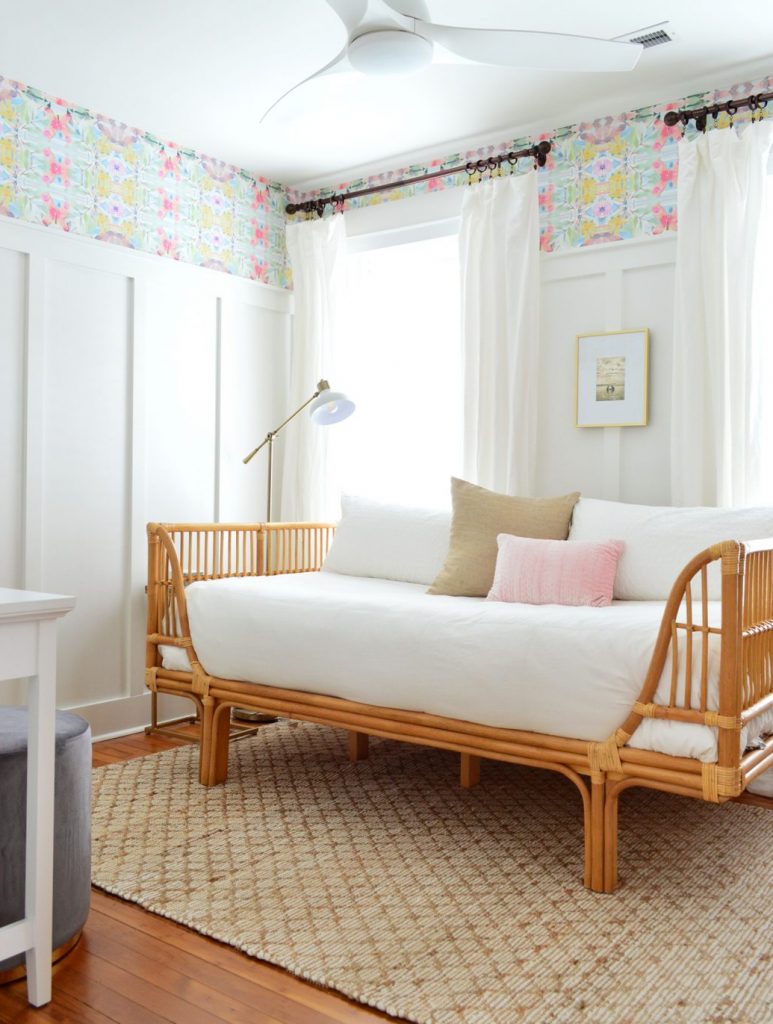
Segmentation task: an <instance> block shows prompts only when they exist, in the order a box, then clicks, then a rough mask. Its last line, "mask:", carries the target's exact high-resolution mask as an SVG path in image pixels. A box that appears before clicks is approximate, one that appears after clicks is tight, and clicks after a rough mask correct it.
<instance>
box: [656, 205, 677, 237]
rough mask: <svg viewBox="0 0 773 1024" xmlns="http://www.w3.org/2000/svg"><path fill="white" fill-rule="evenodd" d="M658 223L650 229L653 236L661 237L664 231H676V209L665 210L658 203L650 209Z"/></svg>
mask: <svg viewBox="0 0 773 1024" xmlns="http://www.w3.org/2000/svg"><path fill="white" fill-rule="evenodd" d="M652 212H653V213H654V214H655V216H656V217H657V218H658V223H657V224H656V225H655V227H654V228H653V229H652V233H653V235H662V234H663V232H664V231H676V209H672V210H666V209H664V208H663V207H662V206H661V205H660V203H656V204H655V206H653V207H652Z"/></svg>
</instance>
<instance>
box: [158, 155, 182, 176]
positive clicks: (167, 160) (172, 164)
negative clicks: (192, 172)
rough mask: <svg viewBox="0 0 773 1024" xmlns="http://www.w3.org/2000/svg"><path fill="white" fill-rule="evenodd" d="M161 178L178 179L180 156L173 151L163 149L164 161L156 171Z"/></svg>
mask: <svg viewBox="0 0 773 1024" xmlns="http://www.w3.org/2000/svg"><path fill="white" fill-rule="evenodd" d="M158 174H159V177H161V178H176V179H178V180H179V178H180V154H179V153H177V152H176V151H175V150H170V149H168V148H165V149H164V159H163V160H162V162H161V167H160V168H159V170H158Z"/></svg>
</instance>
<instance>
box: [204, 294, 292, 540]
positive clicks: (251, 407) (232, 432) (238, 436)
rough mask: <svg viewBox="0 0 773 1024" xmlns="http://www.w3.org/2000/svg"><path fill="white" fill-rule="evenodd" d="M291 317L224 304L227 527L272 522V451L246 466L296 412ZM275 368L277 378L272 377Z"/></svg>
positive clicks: (223, 505) (279, 443)
mask: <svg viewBox="0 0 773 1024" xmlns="http://www.w3.org/2000/svg"><path fill="white" fill-rule="evenodd" d="M288 319H289V318H288V317H287V316H284V315H283V314H281V313H277V312H275V311H272V310H268V309H259V308H257V307H255V306H250V305H248V304H247V303H244V302H227V303H224V304H223V312H222V336H221V416H220V430H221V436H220V515H219V518H220V519H221V521H223V522H260V521H263V520H264V519H265V518H266V479H267V472H268V461H267V460H268V452H267V450H265V449H264V450H263V451H261V452H259V453H258V454H257V455H256V456H255V458H254V459H253V460H252V462H250V463H249V464H248V465H246V466H245V465H244V463H243V462H242V460H243V458H244V456H245V455H246V454H247V453H248V452H249V451H251V450H252V449H253V448H254V447H255V446H256V445H257V444H258V443H259V442H260V441H262V440H263V438H264V437H265V436H266V434H267V433H268V431H269V430H273V429H274V428H275V427H276V426H278V424H279V423H281V421H282V420H283V419H285V417H286V416H288V415H289V413H290V412H292V410H291V409H288V408H287V395H288V386H287V356H288V353H289V340H290V336H289V322H288ZM266 367H272V368H273V373H270V374H268V373H266ZM284 441H285V438H284V437H283V436H280V437H279V438H278V439H277V440H276V442H275V444H274V447H275V453H274V492H273V494H274V496H273V501H272V504H273V506H274V508H278V507H279V500H278V499H279V485H280V482H281V472H280V455H281V451H282V447H283V445H284Z"/></svg>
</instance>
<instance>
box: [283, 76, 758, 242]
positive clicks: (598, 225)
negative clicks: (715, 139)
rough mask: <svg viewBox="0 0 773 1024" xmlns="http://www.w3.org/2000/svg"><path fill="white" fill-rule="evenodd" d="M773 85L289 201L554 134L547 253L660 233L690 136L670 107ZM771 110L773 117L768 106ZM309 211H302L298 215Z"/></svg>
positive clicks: (743, 117)
mask: <svg viewBox="0 0 773 1024" xmlns="http://www.w3.org/2000/svg"><path fill="white" fill-rule="evenodd" d="M771 89H773V77H768V78H763V79H761V80H759V81H756V82H739V83H737V84H735V85H732V86H730V87H729V88H726V89H717V90H714V91H712V92H705V93H697V94H694V95H692V96H685V97H682V98H681V99H679V100H676V101H674V102H671V103H663V104H659V105H653V106H649V107H641V108H640V109H638V110H632V111H629V112H627V113H623V114H617V115H613V116H609V117H602V118H599V119H597V120H595V121H591V122H584V123H581V124H577V125H571V126H569V127H566V128H561V129H558V130H557V131H554V132H546V133H544V134H542V135H539V136H537V137H536V138H518V139H510V140H508V141H506V142H502V143H499V144H496V145H490V146H485V147H483V148H481V149H475V150H468V151H466V152H464V153H458V152H457V153H451V154H450V155H448V156H445V157H442V158H439V159H437V160H432V161H431V162H430V163H429V164H412V165H410V166H408V167H400V168H397V169H395V170H392V171H387V172H385V173H383V174H377V175H373V176H371V177H368V178H358V179H356V180H354V181H347V182H341V183H339V184H336V185H335V186H333V187H330V188H323V189H317V190H314V191H311V192H297V191H293V190H288V199H289V201H290V202H295V203H298V202H304V201H305V200H308V199H316V198H319V197H320V196H326V195H332V194H333V193H335V192H346V191H349V190H355V189H360V188H366V187H368V186H370V185H383V184H387V183H389V182H390V181H395V180H398V179H400V178H408V177H412V176H414V175H421V174H426V173H427V172H429V171H432V170H436V169H440V170H442V168H444V167H454V166H459V165H460V164H466V163H468V162H469V161H475V160H480V159H483V158H485V157H488V156H495V155H497V154H500V153H507V152H509V151H510V150H513V149H515V150H517V149H521V148H523V147H524V146H528V145H531V144H532V143H533V142H535V141H538V140H539V139H551V140H552V141H553V143H554V145H553V149H552V151H551V153H550V156H549V157H548V162H547V164H546V166H545V168H544V170H543V171H541V172H540V184H539V203H540V245H541V248H542V250H543V251H544V252H556V251H558V250H562V249H571V248H578V247H581V246H586V245H598V244H600V243H603V242H614V241H620V240H622V239H627V238H636V237H641V236H647V235H659V234H662V233H663V232H665V231H674V230H676V198H677V188H676V184H677V144H678V142H679V139H680V138H681V135H682V130H681V127H680V126H677V127H674V128H669V127H668V126H667V125H666V124H665V123H664V121H663V115H664V114H665V113H666V111H667V110H675V109H678V108H680V107H694V106H702V105H705V104H710V103H716V102H722V101H724V100H728V99H732V98H734V97H739V98H740V97H742V96H748V95H750V94H753V93H758V92H768V91H770V90H771ZM764 115H767V116H770V115H769V114H768V111H765V112H764ZM750 118H751V112H750V111H748V110H742V111H739V112H738V114H736V116H735V123H737V124H738V123H742V122H746V121H749V120H750ZM710 123H711V122H710ZM728 124H729V118H728V116H727V115H726V114H723V115H721V117H720V119H719V121H718V122H717V126H718V127H726V126H727V125H728ZM694 131H695V128H694V127H693V126H691V127H690V128H689V129H688V132H689V133H691V134H692V133H693V132H694ZM530 166H531V161H530V160H521V161H519V167H518V168H516V169H514V170H513V171H512V172H505V173H518V172H519V171H523V170H526V169H528V168H529V167H530ZM467 181H468V175H467V174H466V172H464V173H462V174H456V175H448V176H447V177H440V178H434V179H433V180H431V181H427V182H420V183H418V184H416V185H409V186H405V187H402V188H401V187H395V189H394V190H393V191H385V192H380V193H376V194H375V195H372V196H366V197H363V198H360V199H354V200H351V202H350V203H349V204H348V205H349V207H350V208H357V207H361V206H376V205H379V204H381V203H388V202H394V201H395V200H397V199H406V198H408V197H409V196H414V195H420V194H422V193H427V192H436V191H441V190H443V189H449V188H457V187H459V186H462V185H465V184H467ZM303 216H304V215H303V214H297V215H295V217H294V218H291V219H297V218H298V217H301V218H302V217H303Z"/></svg>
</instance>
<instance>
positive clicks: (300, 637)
mask: <svg viewBox="0 0 773 1024" xmlns="http://www.w3.org/2000/svg"><path fill="white" fill-rule="evenodd" d="M187 600H188V615H189V620H190V626H191V635H192V638H193V643H194V646H195V648H196V651H197V653H198V655H199V658H200V659H201V663H202V665H203V666H204V668H205V670H206V671H207V672H208V673H209V674H210V675H213V676H219V677H220V678H223V679H234V680H240V681H244V682H255V683H264V684H267V685H273V686H280V687H288V688H291V689H297V690H305V691H308V692H313V693H322V694H328V695H331V696H335V697H344V698H347V699H349V700H354V701H361V702H364V703H366V704H376V705H381V706H384V707H394V708H403V709H406V710H411V711H426V712H430V713H433V714H438V715H445V716H448V717H451V718H459V719H464V720H466V721H471V722H478V723H481V724H484V725H492V726H498V727H500V728H514V729H524V730H531V731H535V732H542V733H549V734H552V735H556V736H566V737H570V738H574V739H582V740H605V739H606V738H607V737H608V736H609V735H610V734H611V733H612V731H613V730H614V729H616V728H617V727H618V726H619V725H621V724H622V722H623V721H624V720H625V718H626V717H627V715H628V713H629V711H630V709H631V706H632V704H633V701H634V700H635V699H636V698H637V697H638V695H639V692H640V690H641V686H642V682H643V680H644V677H645V674H646V671H647V667H648V665H649V660H650V656H651V654H652V649H653V646H654V642H655V637H656V635H657V631H658V627H659V625H660V620H661V616H662V613H663V603H662V602H659V601H616V602H614V603H613V604H612V605H610V606H609V607H607V608H586V607H579V608H574V607H564V606H559V605H540V606H534V605H523V604H504V603H500V602H487V601H485V600H483V599H481V598H465V597H440V596H432V595H428V594H427V593H426V588H425V587H424V586H423V585H420V584H413V583H402V582H397V581H393V580H382V579H365V578H362V577H354V576H343V575H338V574H336V573H332V572H324V573H304V574H300V575H289V576H274V577H250V578H245V579H233V580H212V581H207V582H199V583H192V584H191V585H190V586H189V587H188V589H187ZM711 615H712V616H713V617H714V619H715V621H717V622H718V619H719V604H718V603H717V604H712V605H711ZM716 640H717V638H715V637H712V645H711V649H710V673H709V682H710V690H711V691H713V693H714V694H716V688H717V683H718V670H719V651H718V643H717V642H716ZM162 653H163V654H164V664H165V666H166V667H167V668H174V667H178V668H179V667H182V668H187V658H186V656H185V652H184V651H178V650H177V649H175V648H165V649H164V651H163V652H162ZM695 653H696V654H697V644H696V646H695ZM180 655H182V658H183V662H180V661H179V658H180ZM699 672H700V660H699V658H697V657H695V658H694V674H695V685H694V686H693V694H694V698H693V704H694V705H695V706H697V699H698V694H699V682H698V680H699ZM669 690H670V666H669V667H668V668H667V671H666V672H665V673H664V678H663V680H662V681H661V686H660V688H659V695H660V697H661V699H662V700H664V701H666V702H667V701H668V694H669ZM713 706H716V705H715V704H713ZM766 717H767V721H761V720H760V722H759V726H758V729H757V733H758V734H759V733H760V732H767V731H773V714H771V715H769V716H766ZM747 739H748V737H745V740H747ZM630 745H631V746H635V747H640V748H643V749H650V750H658V751H662V752H663V753H668V754H678V755H681V756H685V757H696V758H700V759H701V760H704V761H713V760H716V750H717V742H716V730H715V729H711V728H708V727H705V726H699V725H685V724H682V723H674V722H663V721H655V720H653V719H649V720H646V721H645V722H643V723H642V725H641V726H640V728H639V729H638V730H637V731H636V733H635V734H634V736H633V737H632V738H631V741H630Z"/></svg>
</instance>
